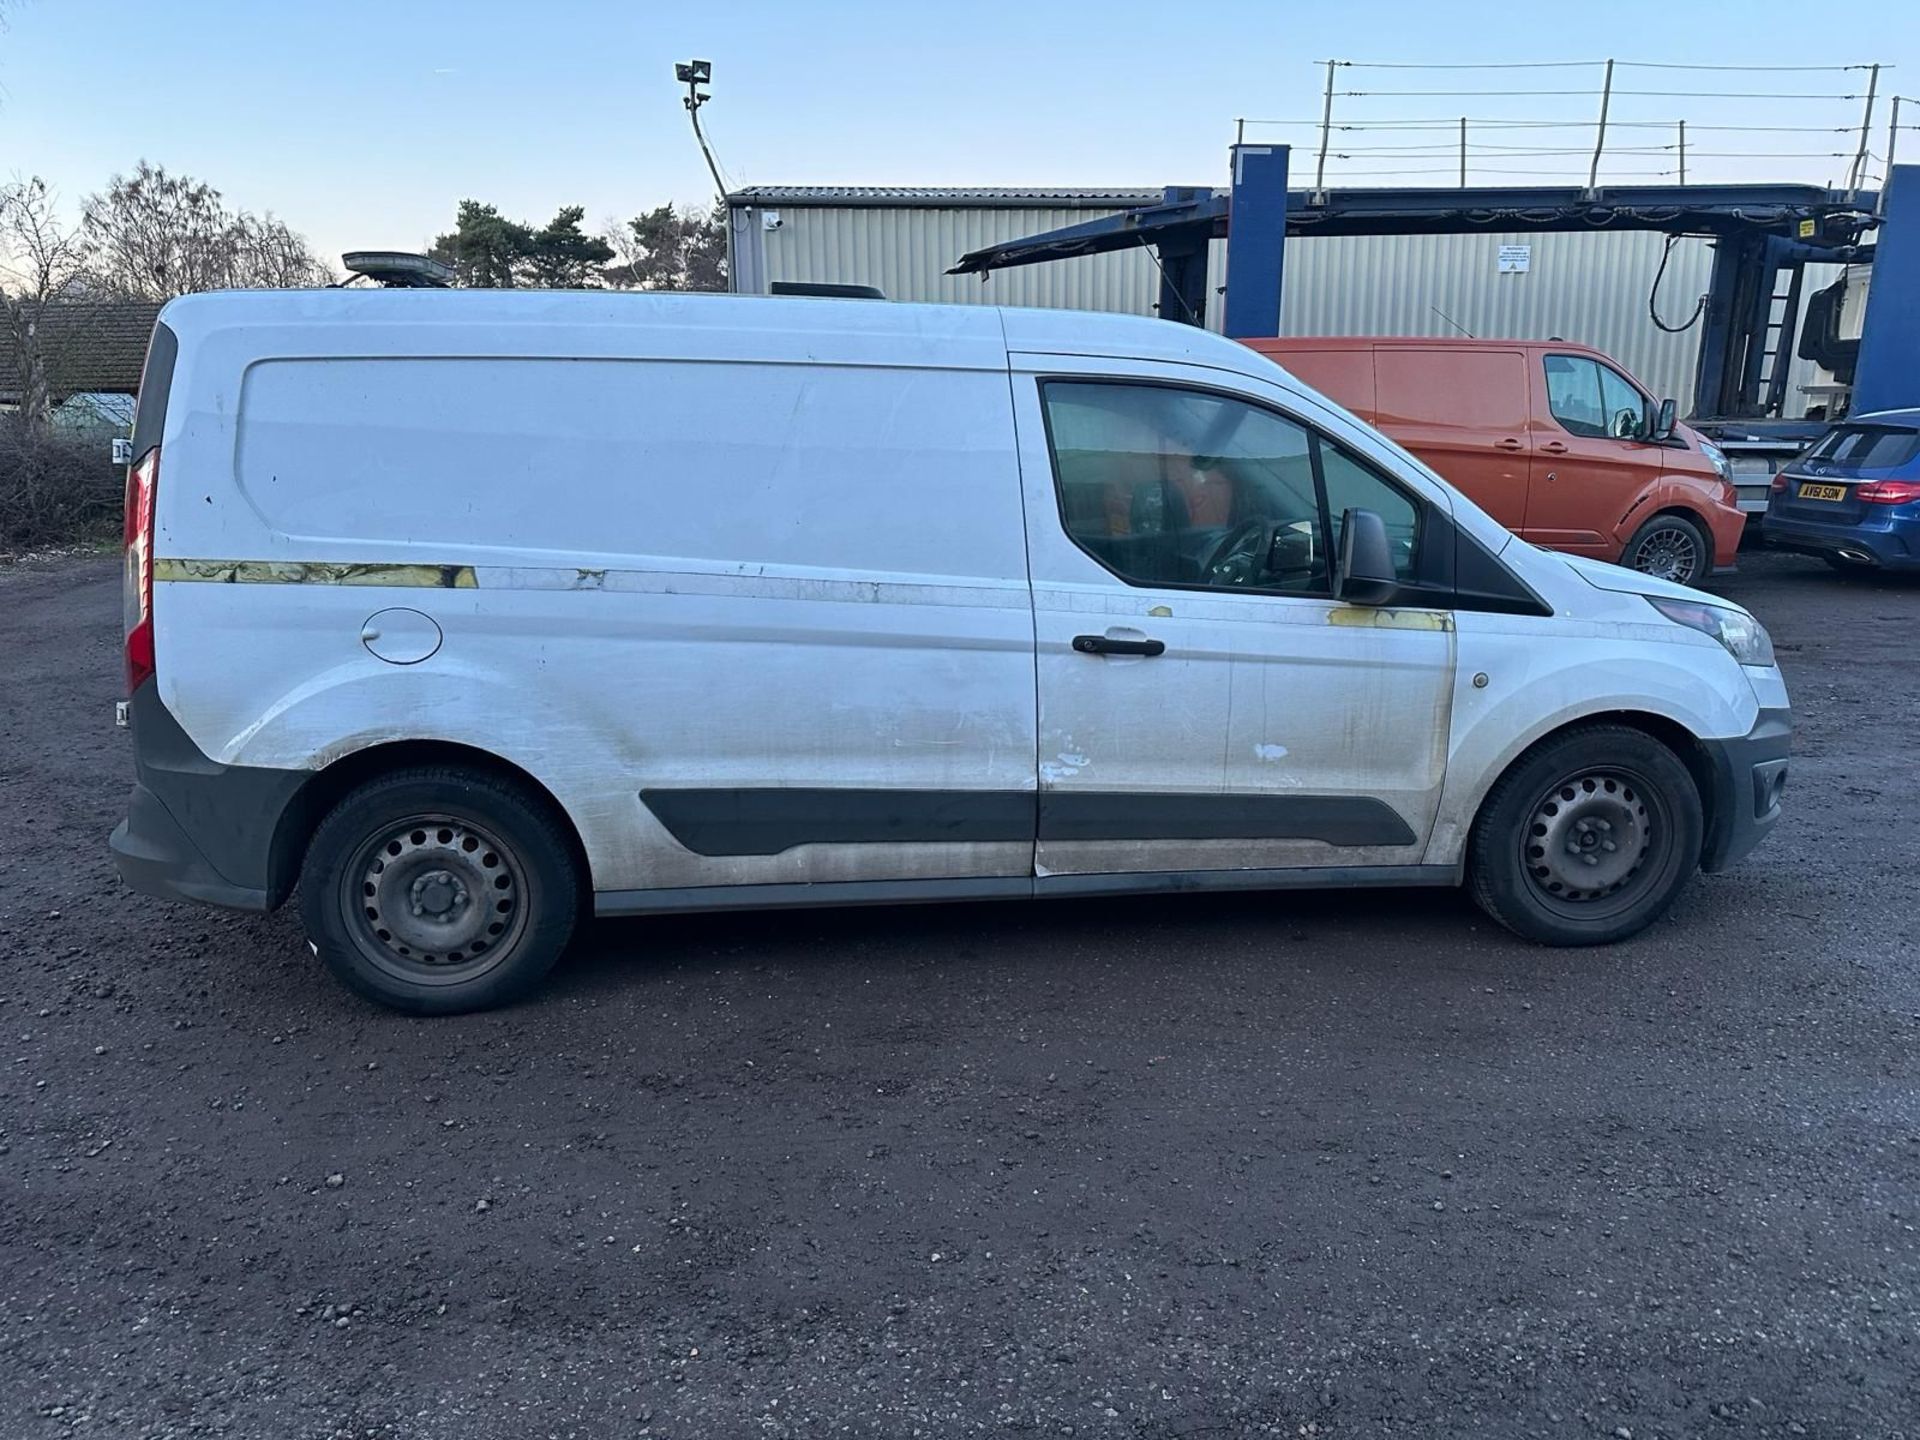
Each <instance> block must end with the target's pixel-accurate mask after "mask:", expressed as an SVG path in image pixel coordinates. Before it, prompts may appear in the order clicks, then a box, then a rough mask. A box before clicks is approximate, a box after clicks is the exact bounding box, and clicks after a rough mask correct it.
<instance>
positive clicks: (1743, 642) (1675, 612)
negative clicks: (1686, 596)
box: [1646, 595, 1774, 665]
mask: <svg viewBox="0 0 1920 1440" xmlns="http://www.w3.org/2000/svg"><path fill="white" fill-rule="evenodd" d="M1646 600H1647V603H1648V604H1649V605H1651V606H1653V608H1654V609H1656V610H1658V611H1659V612H1660V613H1661V614H1662V615H1664V616H1666V617H1667V619H1669V620H1671V621H1673V623H1674V624H1676V625H1684V626H1686V627H1687V628H1688V629H1689V630H1698V631H1699V632H1700V633H1701V634H1702V635H1711V636H1712V637H1713V638H1714V639H1716V640H1718V641H1719V642H1720V643H1721V644H1722V645H1724V646H1726V647H1727V653H1728V654H1729V655H1731V656H1733V658H1734V659H1736V660H1738V661H1739V662H1740V663H1741V664H1742V665H1772V664H1773V663H1774V658H1773V637H1772V636H1771V635H1769V634H1767V627H1766V626H1764V625H1762V624H1761V623H1760V622H1759V621H1758V620H1756V619H1754V618H1753V617H1752V616H1751V615H1749V614H1747V612H1746V611H1744V610H1729V609H1728V608H1727V607H1726V606H1724V605H1703V604H1701V603H1700V602H1699V601H1697V600H1669V599H1667V598H1666V597H1665V596H1658V597H1656V596H1653V595H1649V596H1647V597H1646Z"/></svg>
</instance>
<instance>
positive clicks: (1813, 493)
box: [1800, 485, 1847, 500]
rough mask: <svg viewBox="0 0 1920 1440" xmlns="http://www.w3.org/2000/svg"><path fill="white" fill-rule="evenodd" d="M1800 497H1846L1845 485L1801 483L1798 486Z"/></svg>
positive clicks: (1818, 498)
mask: <svg viewBox="0 0 1920 1440" xmlns="http://www.w3.org/2000/svg"><path fill="white" fill-rule="evenodd" d="M1800 498H1801V499H1802V500H1844V499H1846V498H1847V487H1846V486H1844V485H1802V486H1801V487H1800Z"/></svg>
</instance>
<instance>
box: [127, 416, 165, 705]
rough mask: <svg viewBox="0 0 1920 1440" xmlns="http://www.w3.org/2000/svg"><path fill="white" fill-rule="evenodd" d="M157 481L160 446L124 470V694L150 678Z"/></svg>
mask: <svg viewBox="0 0 1920 1440" xmlns="http://www.w3.org/2000/svg"><path fill="white" fill-rule="evenodd" d="M159 480H160V447H159V446H157V445H156V446H154V448H153V449H151V450H149V451H147V453H146V455H145V456H143V457H142V458H141V460H140V462H139V463H138V464H136V465H134V466H133V467H132V468H130V469H129V470H128V471H127V508H126V518H125V522H124V526H123V529H122V540H123V542H124V546H125V563H126V570H125V574H124V578H123V579H122V581H121V591H120V593H121V601H122V610H123V614H124V617H125V621H126V636H127V694H128V695H129V696H131V695H132V694H133V692H134V691H136V690H138V689H139V688H140V687H141V685H143V684H144V683H146V682H147V681H148V680H151V679H152V678H153V525H154V520H153V515H154V511H153V492H154V487H155V486H156V485H157V484H158V483H159Z"/></svg>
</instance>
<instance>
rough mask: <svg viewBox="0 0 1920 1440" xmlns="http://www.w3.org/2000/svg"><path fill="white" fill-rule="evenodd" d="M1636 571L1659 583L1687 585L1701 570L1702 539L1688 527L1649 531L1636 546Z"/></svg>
mask: <svg viewBox="0 0 1920 1440" xmlns="http://www.w3.org/2000/svg"><path fill="white" fill-rule="evenodd" d="M1633 568H1634V569H1636V570H1638V571H1639V572H1640V573H1641V574H1642V575H1651V576H1653V577H1654V578H1655V579H1657V580H1672V581H1676V582H1677V583H1679V584H1682V585H1685V584H1687V583H1688V582H1689V581H1691V580H1692V579H1693V578H1694V576H1695V575H1697V574H1698V573H1699V569H1700V537H1699V536H1697V535H1695V534H1694V533H1693V531H1692V530H1691V529H1690V528H1688V527H1687V526H1685V525H1662V526H1660V527H1659V528H1657V529H1654V530H1650V531H1648V532H1647V533H1646V534H1645V535H1644V536H1642V537H1641V540H1640V543H1639V545H1637V546H1636V547H1634V552H1633Z"/></svg>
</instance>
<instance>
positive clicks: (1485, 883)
mask: <svg viewBox="0 0 1920 1440" xmlns="http://www.w3.org/2000/svg"><path fill="white" fill-rule="evenodd" d="M1704 826H1705V817H1704V815H1703V814H1702V809H1701V804H1700V792H1699V790H1698V788H1697V787H1696V786H1695V785H1694V782H1693V776H1692V775H1690V774H1689V773H1688V772H1687V767H1686V766H1685V765H1683V764H1682V763H1681V761H1680V758H1679V757H1678V756H1677V755H1675V754H1674V753H1673V752H1672V751H1671V750H1669V749H1668V748H1667V747H1666V746H1664V745H1662V744H1661V743H1660V742H1659V741H1658V740H1655V739H1654V738H1653V737H1652V736H1650V735H1647V734H1645V733H1644V732H1642V731H1639V730H1634V729H1631V728H1629V727H1627V726H1624V725H1589V726H1583V727H1581V728H1580V729H1577V730H1570V731H1568V732H1567V733H1565V734H1563V735H1557V736H1554V737H1552V738H1550V739H1548V740H1546V741H1543V742H1542V743H1541V744H1540V745H1538V746H1536V747H1535V748H1534V749H1533V750H1531V751H1529V752H1528V753H1527V754H1526V755H1524V756H1522V757H1521V758H1520V760H1519V761H1518V762H1517V763H1516V764H1515V765H1514V766H1513V768H1512V769H1511V770H1509V771H1508V772H1507V773H1506V774H1505V775H1503V776H1501V777H1500V780H1499V781H1498V783H1496V784H1495V785H1494V787H1493V790H1492V792H1491V793H1490V794H1489V795H1488V796H1487V800H1486V804H1485V805H1484V806H1483V807H1482V808H1481V812H1480V818H1479V819H1478V821H1477V822H1476V823H1475V825H1474V831H1473V838H1472V840H1471V842H1470V845H1469V856H1468V865H1469V869H1470V873H1471V884H1472V887H1473V896H1474V899H1475V900H1477V901H1478V902H1479V903H1480V907H1481V908H1482V909H1483V910H1485V911H1486V912H1487V913H1488V914H1489V915H1491V916H1492V917H1493V918H1494V919H1496V920H1498V921H1499V922H1500V923H1501V924H1502V925H1505V926H1506V927H1507V928H1508V929H1509V930H1512V931H1513V932H1514V933H1515V934H1518V935H1524V936H1526V937H1527V938H1528V939H1530V940H1540V941H1544V942H1546V943H1547V944H1549V945H1598V944H1604V943H1606V942H1608V941H1612V940H1623V939H1625V938H1626V937H1627V936H1629V935H1632V934H1634V933H1636V932H1637V931H1640V930H1643V929H1645V928H1646V927H1647V926H1648V925H1650V924H1652V923H1653V922H1654V921H1655V920H1657V919H1659V917H1660V916H1661V915H1663V914H1664V913H1665V912H1666V910H1667V907H1668V906H1670V905H1672V904H1673V901H1674V897H1675V896H1677V895H1678V894H1679V893H1680V889H1681V887H1682V886H1683V885H1685V884H1686V882H1687V879H1688V877H1689V876H1690V875H1692V873H1693V871H1694V869H1695V867H1696V866H1697V865H1698V864H1699V860H1700V846H1701V839H1702V834H1703V830H1704Z"/></svg>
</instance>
